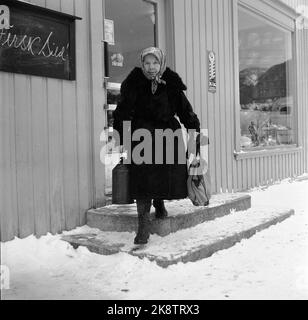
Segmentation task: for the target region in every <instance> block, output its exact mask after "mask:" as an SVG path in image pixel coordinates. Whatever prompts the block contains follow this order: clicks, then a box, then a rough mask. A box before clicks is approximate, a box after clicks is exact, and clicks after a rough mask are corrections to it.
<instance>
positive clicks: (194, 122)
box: [176, 91, 200, 132]
mask: <svg viewBox="0 0 308 320" xmlns="http://www.w3.org/2000/svg"><path fill="white" fill-rule="evenodd" d="M176 113H177V115H178V117H179V119H180V121H181V122H182V123H183V125H184V126H185V128H186V129H187V130H188V129H195V130H196V131H197V132H200V121H199V119H198V116H197V115H196V114H195V113H194V111H193V108H192V106H191V104H190V102H189V101H188V99H187V98H186V96H185V94H184V92H183V91H180V94H179V101H178V103H177V112H176Z"/></svg>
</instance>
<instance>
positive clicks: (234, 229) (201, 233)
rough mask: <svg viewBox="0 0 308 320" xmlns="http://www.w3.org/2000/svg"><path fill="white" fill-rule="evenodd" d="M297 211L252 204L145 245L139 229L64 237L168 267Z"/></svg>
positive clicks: (232, 242) (229, 244) (94, 249)
mask: <svg viewBox="0 0 308 320" xmlns="http://www.w3.org/2000/svg"><path fill="white" fill-rule="evenodd" d="M293 214H294V210H292V209H278V208H273V209H271V208H268V207H266V208H262V207H259V208H251V209H249V210H246V211H240V212H235V213H232V214H230V215H227V216H224V217H222V218H220V219H216V220H213V221H207V222H204V223H202V224H200V225H198V226H195V227H193V228H189V229H186V230H180V231H178V232H177V233H173V234H170V235H168V236H166V237H160V236H158V235H152V236H151V237H150V240H149V243H148V244H147V245H146V246H141V247H138V246H137V247H136V246H134V245H133V239H134V237H135V233H129V232H103V231H100V230H98V229H90V228H88V229H89V231H90V232H88V233H83V234H71V235H65V236H63V237H62V240H64V241H67V242H69V243H70V244H72V245H73V246H74V247H75V248H77V247H78V246H86V247H87V248H88V249H89V250H90V251H91V252H95V253H98V254H103V255H111V254H116V253H119V252H125V253H127V254H130V255H133V256H136V257H139V258H141V259H143V258H147V259H149V260H151V261H155V262H156V263H157V264H158V265H159V266H161V267H163V268H166V267H168V266H170V265H173V264H177V263H180V262H182V263H187V262H194V261H198V260H201V259H204V258H207V257H210V256H211V255H213V254H214V253H215V252H217V251H219V250H223V249H228V248H230V247H232V246H233V245H235V244H236V243H237V242H240V241H241V240H242V239H247V238H250V237H252V236H253V235H254V234H255V233H256V232H258V231H261V230H264V229H266V228H269V227H270V226H272V225H274V224H277V223H279V222H282V221H283V220H285V219H287V218H289V217H290V216H291V215H293ZM265 241H266V240H265Z"/></svg>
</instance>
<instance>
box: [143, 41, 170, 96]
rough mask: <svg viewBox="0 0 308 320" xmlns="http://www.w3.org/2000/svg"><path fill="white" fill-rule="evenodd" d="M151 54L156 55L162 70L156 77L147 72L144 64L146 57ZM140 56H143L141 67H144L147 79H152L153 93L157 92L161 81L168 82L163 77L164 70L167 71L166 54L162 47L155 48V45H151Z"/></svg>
mask: <svg viewBox="0 0 308 320" xmlns="http://www.w3.org/2000/svg"><path fill="white" fill-rule="evenodd" d="M149 54H150V55H152V56H154V57H155V58H156V59H157V61H158V62H159V64H160V70H159V72H158V74H157V75H156V76H155V78H154V79H153V77H152V76H151V75H149V74H148V73H147V72H146V70H145V68H144V64H143V63H144V59H145V57H146V56H148V55H149ZM140 58H141V68H142V71H143V74H144V75H145V77H146V78H147V79H149V80H152V93H153V94H155V92H156V90H157V88H158V84H159V83H162V84H166V82H165V81H164V80H162V79H161V77H162V75H163V74H164V72H165V71H166V68H167V64H166V55H165V53H164V52H163V51H162V50H161V49H159V48H155V47H150V48H146V49H144V50H143V51H142V52H141V56H140Z"/></svg>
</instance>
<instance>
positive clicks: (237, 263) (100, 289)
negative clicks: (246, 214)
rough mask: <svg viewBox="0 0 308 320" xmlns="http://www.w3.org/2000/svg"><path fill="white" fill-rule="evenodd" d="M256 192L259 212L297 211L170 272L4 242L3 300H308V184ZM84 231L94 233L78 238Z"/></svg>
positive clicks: (60, 245)
mask: <svg viewBox="0 0 308 320" xmlns="http://www.w3.org/2000/svg"><path fill="white" fill-rule="evenodd" d="M250 195H251V196H252V207H253V206H254V205H262V206H266V205H268V206H269V207H275V206H279V207H289V208H293V209H294V210H295V215H294V216H292V217H291V218H289V219H287V220H286V221H284V222H282V223H280V224H277V225H275V226H272V227H270V228H269V229H267V230H264V231H262V232H260V233H257V234H256V235H255V236H254V237H252V238H250V239H248V240H243V241H242V242H240V243H238V244H237V245H235V246H234V247H232V248H229V249H227V250H223V251H219V252H217V253H216V254H214V255H213V256H211V257H209V258H207V259H205V260H200V261H198V262H193V263H187V264H182V263H179V264H177V265H173V266H170V267H169V268H168V269H162V268H160V267H159V266H157V265H156V263H155V262H150V261H148V260H146V259H145V260H140V259H138V258H136V257H132V256H130V255H128V254H126V253H120V254H117V255H114V256H101V255H97V254H94V253H90V252H89V251H88V250H87V249H86V248H83V247H80V248H78V249H77V250H74V249H73V248H72V247H71V246H70V245H69V244H68V243H65V242H63V241H61V240H60V237H61V235H57V236H52V235H47V236H45V237H42V238H40V239H36V238H35V237H33V236H31V237H28V238H26V239H23V240H20V239H15V240H13V241H10V242H7V243H1V249H2V250H1V255H2V257H1V258H2V259H1V263H2V264H3V265H5V266H7V267H8V269H9V271H10V289H9V290H3V291H2V299H104V300H107V299H189V300H191V299H307V298H308V196H307V195H308V180H303V181H291V180H285V181H283V182H282V183H281V184H276V185H274V186H271V187H269V188H265V189H262V188H258V189H255V190H253V191H251V192H250ZM82 232H91V229H90V228H88V227H82V228H78V229H76V230H74V232H73V233H82ZM65 234H72V232H69V233H65Z"/></svg>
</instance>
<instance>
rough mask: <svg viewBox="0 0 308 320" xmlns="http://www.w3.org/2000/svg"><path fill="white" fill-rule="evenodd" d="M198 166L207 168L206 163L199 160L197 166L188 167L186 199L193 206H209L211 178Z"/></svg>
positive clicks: (207, 172) (207, 171)
mask: <svg viewBox="0 0 308 320" xmlns="http://www.w3.org/2000/svg"><path fill="white" fill-rule="evenodd" d="M200 166H202V167H203V168H207V163H206V161H205V160H204V159H201V160H200V161H199V163H198V165H192V164H191V165H190V166H189V176H188V179H187V190H188V198H189V199H190V200H191V202H192V203H193V205H194V206H197V207H198V206H207V205H209V202H210V199H211V196H212V193H211V177H210V172H209V170H208V169H207V170H206V172H205V173H204V170H201V168H200Z"/></svg>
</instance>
